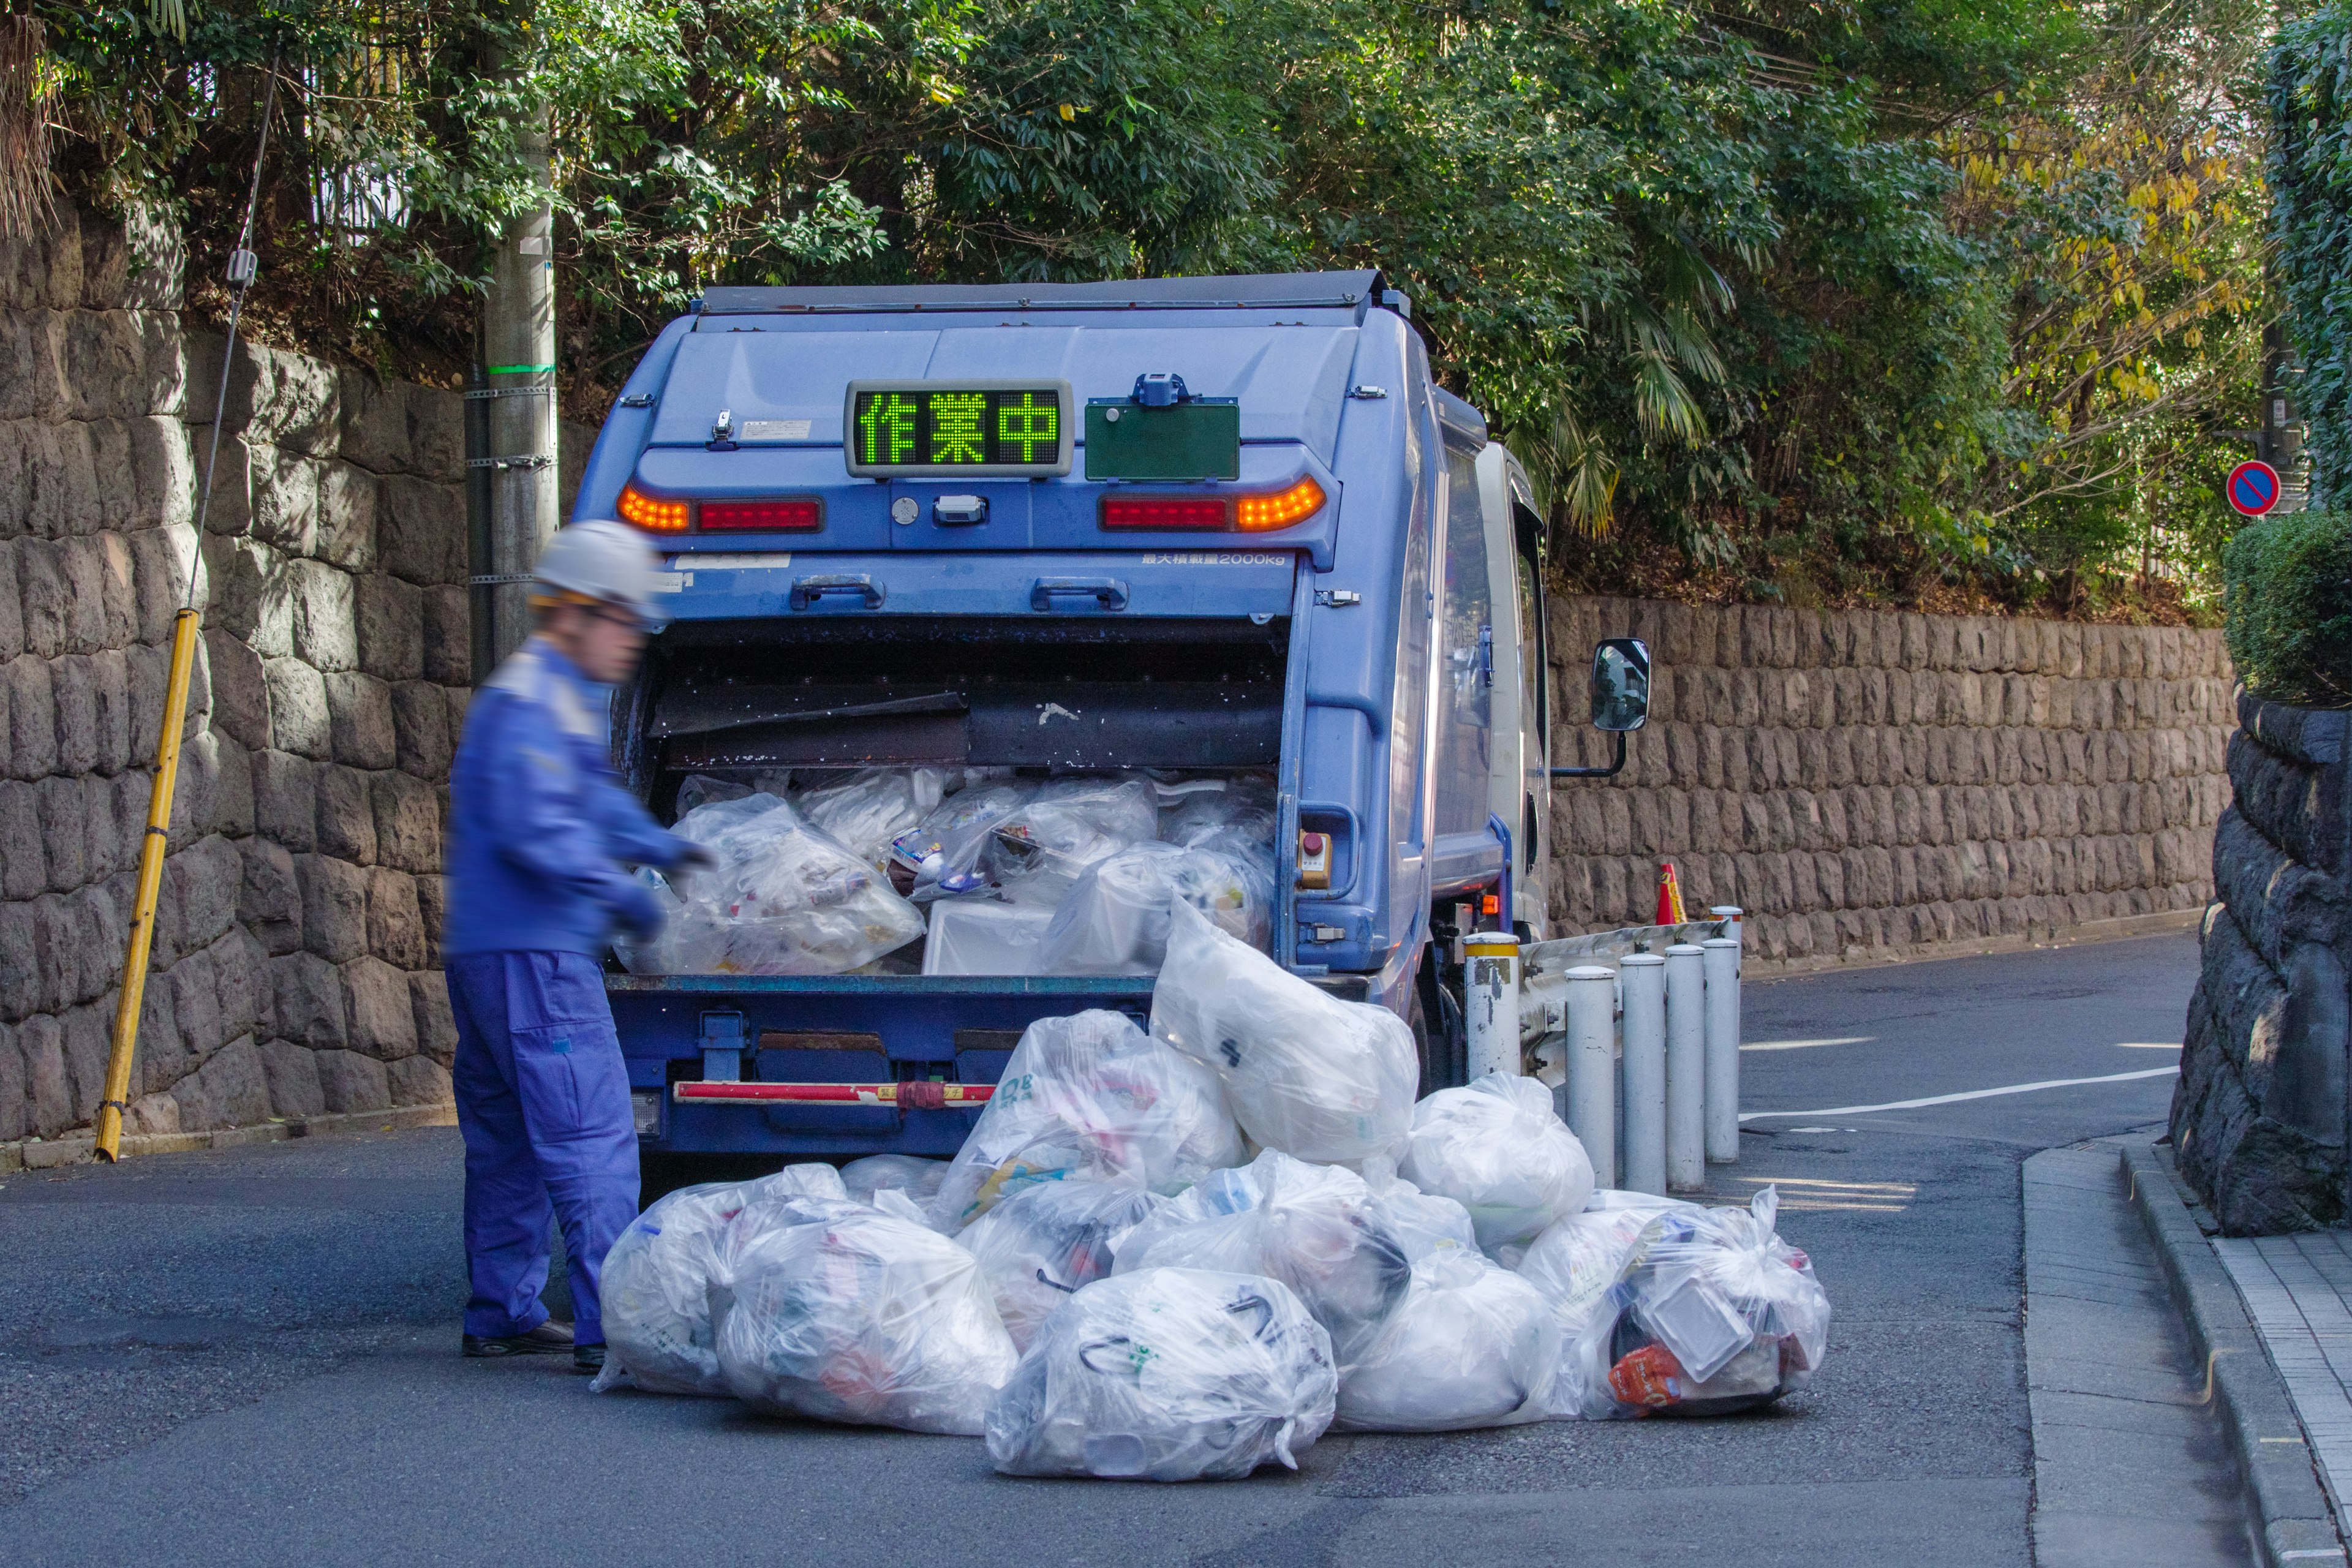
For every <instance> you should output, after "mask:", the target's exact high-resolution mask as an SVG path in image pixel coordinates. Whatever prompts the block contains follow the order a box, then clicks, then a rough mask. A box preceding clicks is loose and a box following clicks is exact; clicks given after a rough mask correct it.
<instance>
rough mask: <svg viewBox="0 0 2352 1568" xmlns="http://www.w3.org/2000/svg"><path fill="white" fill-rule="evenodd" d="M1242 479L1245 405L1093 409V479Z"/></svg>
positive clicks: (1201, 400) (1099, 405)
mask: <svg viewBox="0 0 2352 1568" xmlns="http://www.w3.org/2000/svg"><path fill="white" fill-rule="evenodd" d="M1241 477H1242V405H1241V404H1240V403H1239V402H1237V401H1236V400H1234V399H1233V398H1230V397H1221V398H1207V397H1196V398H1194V399H1193V400H1192V401H1191V402H1190V403H1178V404H1173V405H1170V406H1168V407H1166V408H1146V407H1144V406H1143V405H1141V404H1139V403H1135V402H1131V401H1129V399H1127V398H1124V397H1100V398H1096V399H1094V400H1092V401H1090V402H1089V403H1087V478H1088V479H1158V480H1169V481H1177V480H1185V479H1239V478H1241Z"/></svg>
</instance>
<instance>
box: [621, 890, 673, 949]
mask: <svg viewBox="0 0 2352 1568" xmlns="http://www.w3.org/2000/svg"><path fill="white" fill-rule="evenodd" d="M613 923H614V924H615V925H617V926H619V927H620V928H621V934H622V935H623V936H625V937H627V938H628V939H629V940H630V941H631V942H639V943H643V942H652V941H654V940H655V939H656V938H657V937H659V936H660V935H661V933H662V926H663V923H664V917H663V914H662V907H661V901H660V900H658V899H656V898H655V897H654V890H653V889H651V888H648V887H646V885H645V884H644V883H643V882H639V881H635V880H631V881H629V882H626V883H625V884H623V887H622V890H621V896H620V899H619V900H618V901H617V902H616V903H615V904H614V908H613Z"/></svg>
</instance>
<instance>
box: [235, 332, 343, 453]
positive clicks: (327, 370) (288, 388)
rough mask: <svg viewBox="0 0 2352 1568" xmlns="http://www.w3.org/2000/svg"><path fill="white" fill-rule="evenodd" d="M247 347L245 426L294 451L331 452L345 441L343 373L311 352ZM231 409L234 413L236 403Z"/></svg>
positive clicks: (261, 436)
mask: <svg viewBox="0 0 2352 1568" xmlns="http://www.w3.org/2000/svg"><path fill="white" fill-rule="evenodd" d="M247 349H248V350H249V352H250V353H251V355H252V360H253V375H252V380H251V382H250V383H249V391H248V392H247V399H248V401H247V410H246V417H247V427H248V428H249V429H250V430H251V431H252V432H253V434H254V435H255V437H257V438H258V439H261V440H266V441H270V442H273V443H275V444H276V445H278V446H280V447H288V448H289V449H291V450H293V451H297V452H305V453H309V454H310V455H311V456H313V457H326V456H330V455H331V454H332V453H333V452H334V451H335V450H336V447H337V446H338V445H339V444H340V441H341V413H342V407H341V390H342V389H341V379H342V378H341V374H340V373H339V372H338V371H337V370H336V368H335V367H334V366H333V365H331V364H329V363H326V362H325V361H323V360H316V359H312V358H310V356H309V355H307V354H298V353H289V352H288V351H286V350H284V349H269V348H261V347H258V346H255V345H247ZM232 396H234V394H232ZM230 408H231V412H232V414H234V413H235V412H236V405H235V403H234V402H232V403H231V405H230Z"/></svg>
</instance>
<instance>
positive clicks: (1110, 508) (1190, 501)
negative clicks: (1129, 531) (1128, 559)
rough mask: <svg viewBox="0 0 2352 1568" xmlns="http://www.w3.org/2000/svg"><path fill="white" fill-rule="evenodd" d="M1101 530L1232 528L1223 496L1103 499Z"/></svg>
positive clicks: (1218, 529) (1117, 497) (1112, 497)
mask: <svg viewBox="0 0 2352 1568" xmlns="http://www.w3.org/2000/svg"><path fill="white" fill-rule="evenodd" d="M1102 525H1103V526H1104V527H1105V528H1169V529H1215V530H1217V531H1220V532H1222V531H1224V530H1226V529H1229V528H1231V527H1232V526H1233V517H1232V514H1231V513H1229V512H1228V511H1227V510H1225V498H1224V497H1223V496H1106V497H1104V498H1103V503H1102Z"/></svg>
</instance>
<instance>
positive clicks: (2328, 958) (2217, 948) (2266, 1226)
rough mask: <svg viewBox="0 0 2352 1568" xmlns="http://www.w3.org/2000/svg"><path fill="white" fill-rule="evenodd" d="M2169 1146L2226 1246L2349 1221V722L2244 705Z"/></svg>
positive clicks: (2350, 717)
mask: <svg viewBox="0 0 2352 1568" xmlns="http://www.w3.org/2000/svg"><path fill="white" fill-rule="evenodd" d="M2239 714H2240V728H2239V730H2238V732H2237V734H2236V735H2235V736H2234V737H2233V738H2232V739H2231V742H2230V782H2231V785H2232V786H2233V792H2234V798H2233V799H2232V801H2231V805H2230V806H2229V808H2228V809H2227V810H2225V811H2224V812H2222V814H2221V824H2220V826H2219V827H2218V828H2217V830H2216V831H2215V833H2214V837H2213V875H2214V879H2215V889H2214V890H2215V893H2216V896H2217V897H2218V898H2219V899H2220V900H2221V901H2220V903H2218V904H2217V905H2216V906H2215V907H2214V908H2213V909H2212V910H2210V912H2209V913H2208V914H2207V916H2206V920H2205V931H2204V936H2205V942H2204V968H2203V972H2202V973H2201V975H2200V979H2199V982H2198V986H2197V993H2196V994H2195V996H2193V997H2192V998H2191V999H2190V1001H2189V1033H2188V1037H2187V1042H2186V1045H2185V1047H2184V1048H2183V1050H2182V1054H2181V1079H2180V1085H2179V1089H2178V1090H2177V1091H2176V1092H2175V1095H2174V1097H2173V1103H2172V1136H2173V1143H2174V1148H2175V1151H2176V1152H2177V1156H2178V1158H2179V1164H2180V1171H2181V1173H2182V1174H2183V1175H2185V1176H2187V1177H2188V1178H2189V1181H2190V1182H2191V1183H2193V1184H2195V1185H2196V1187H2197V1188H2198V1190H2199V1191H2200V1193H2202V1194H2204V1195H2205V1198H2206V1201H2207V1202H2208V1203H2209V1204H2210V1205H2211V1206H2212V1209H2213V1212H2214V1214H2215V1215H2216V1216H2218V1217H2219V1218H2220V1220H2221V1225H2222V1227H2223V1228H2224V1229H2225V1230H2227V1231H2228V1232H2229V1233H2230V1234H2231V1235H2233V1236H2260V1235H2268V1234H2273V1233H2276V1232H2279V1231H2285V1230H2304V1229H2308V1228H2311V1227H2312V1226H2326V1225H2340V1224H2342V1223H2343V1221H2344V1219H2345V1217H2346V1213H2347V1205H2346V1187H2345V1184H2346V1180H2347V1174H2352V1173H2347V1158H2346V1145H2347V1133H2346V1114H2347V1107H2346V1098H2345V1097H2346V1089H2347V1059H2346V1058H2347V1005H2352V998H2347V973H2352V713H2340V712H2316V711H2311V710H2304V709H2298V708H2287V707H2283V706H2281V705H2279V704H2277V703H2271V702H2263V701H2261V700H2257V699H2255V698H2252V697H2241V698H2240V699H2239Z"/></svg>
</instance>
